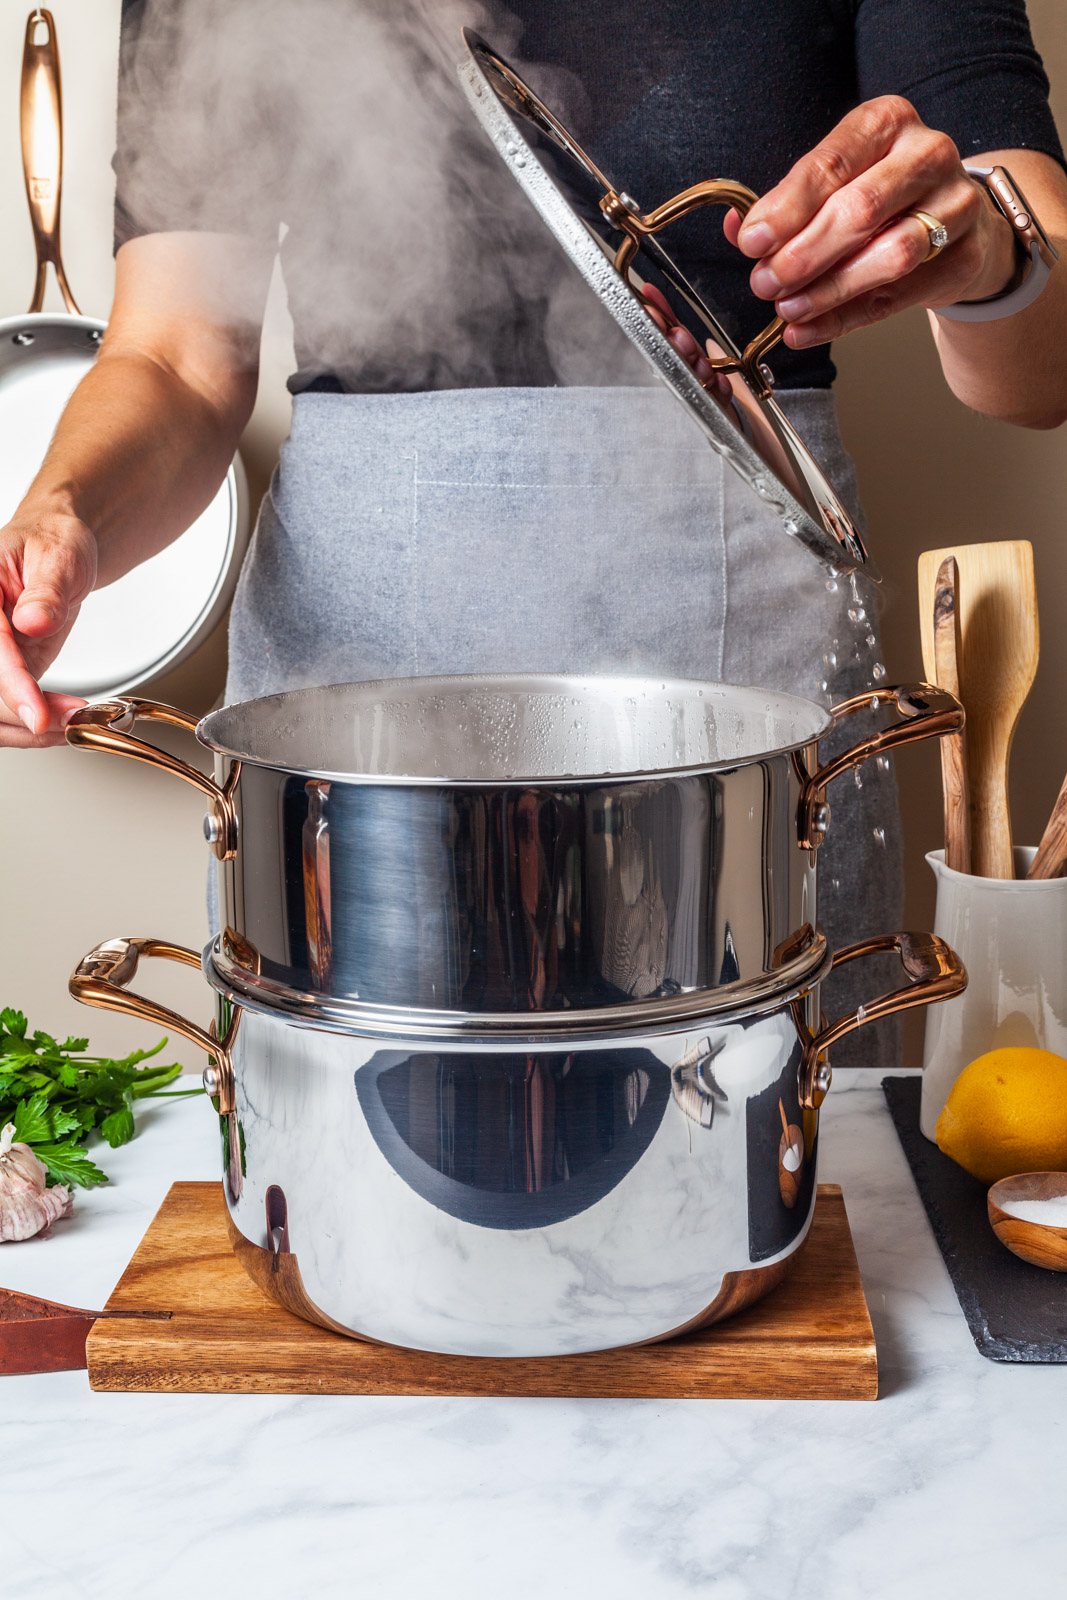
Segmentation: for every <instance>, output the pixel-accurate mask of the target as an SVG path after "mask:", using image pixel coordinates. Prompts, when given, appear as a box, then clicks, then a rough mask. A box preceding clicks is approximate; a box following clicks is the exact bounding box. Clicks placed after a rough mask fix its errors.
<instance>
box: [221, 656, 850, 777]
mask: <svg viewBox="0 0 1067 1600" xmlns="http://www.w3.org/2000/svg"><path fill="white" fill-rule="evenodd" d="M490 685H494V686H496V687H498V688H499V689H500V690H501V691H502V692H504V693H516V692H521V691H523V690H525V691H527V692H529V691H532V690H537V691H540V692H542V693H546V694H572V695H573V694H575V693H578V692H581V691H582V690H584V689H588V687H589V686H590V685H594V686H595V687H596V688H597V689H598V690H599V691H601V692H606V691H611V690H614V691H615V692H616V693H617V694H618V695H619V696H620V697H625V696H626V695H633V694H634V693H647V692H649V691H652V692H654V693H656V694H663V695H669V694H671V693H675V694H680V695H691V694H692V692H693V691H694V690H696V691H698V694H699V695H700V696H703V695H704V694H706V693H708V694H709V699H711V698H715V699H719V700H722V699H725V698H726V696H728V695H745V696H749V695H753V696H761V697H763V699H764V702H765V706H766V710H767V711H768V712H777V713H779V714H780V715H782V716H788V715H790V714H792V715H793V716H800V715H803V716H806V717H808V718H809V719H810V721H811V724H812V726H811V731H810V733H809V734H807V735H806V736H805V737H803V738H797V739H793V740H787V741H786V742H784V743H781V744H777V745H771V746H768V747H767V748H765V749H759V750H753V751H751V752H750V753H749V754H747V755H740V756H737V755H731V756H724V757H722V758H720V759H718V760H715V761H699V762H692V763H688V764H686V765H677V766H652V767H646V768H633V769H629V768H628V769H626V770H619V771H617V772H612V771H608V772H603V771H600V772H582V773H556V774H545V773H541V774H538V775H533V776H526V775H523V774H522V773H515V774H508V775H507V776H504V777H482V778H462V777H453V776H449V775H447V774H445V773H437V772H435V773H419V772H414V773H393V772H381V773H366V772H343V771H337V770H335V769H333V768H329V767H302V766H297V765H295V764H293V763H290V762H286V761H282V760H277V761H275V760H269V759H264V758H263V756H261V755H256V754H255V753H254V752H253V751H251V750H250V749H248V748H246V747H244V745H243V744H242V742H241V741H240V740H226V739H223V738H221V737H219V736H218V733H217V730H218V729H219V727H220V725H222V724H224V722H225V721H233V720H236V719H238V718H239V716H240V714H241V713H242V712H247V711H249V710H251V708H252V707H265V706H271V705H280V704H281V703H282V702H284V703H285V705H286V706H287V707H291V708H292V709H293V711H294V712H298V711H299V708H300V703H301V701H307V700H309V699H310V698H311V697H312V696H316V695H323V694H340V693H341V692H342V691H344V690H346V689H348V690H350V689H359V690H360V691H363V692H367V693H368V695H371V694H373V691H375V690H379V691H381V690H384V689H388V690H391V691H396V690H397V689H398V688H403V689H408V690H409V692H417V693H422V694H426V693H432V692H434V691H435V690H436V691H437V692H441V691H442V690H445V689H447V688H451V687H453V686H465V687H471V688H473V689H477V688H479V687H480V688H488V687H489V686H490ZM416 686H417V688H416ZM709 692H710V693H709ZM833 725H834V718H833V715H832V713H831V712H830V711H829V710H827V708H826V707H825V706H821V705H819V704H818V703H817V702H816V701H814V700H807V699H805V698H804V697H803V696H801V695H794V694H788V693H785V692H784V691H781V690H776V689H760V688H757V687H754V686H752V685H746V684H734V683H716V682H713V681H712V680H710V679H708V680H702V679H699V678H669V677H649V676H647V675H634V676H624V675H622V674H612V673H603V674H602V673H586V674H584V675H579V674H564V673H539V672H517V673H490V672H486V673H442V674H439V675H427V676H425V677H412V678H372V679H367V680H356V681H355V682H349V683H333V684H323V685H319V686H314V687H309V688H303V689H288V690H285V691H283V692H281V693H279V694H272V695H261V696H259V697H257V698H256V699H253V700H241V701H235V702H234V703H233V704H231V705H227V706H220V707H217V708H216V709H215V710H213V711H209V712H208V713H207V715H206V716H204V717H202V718H201V719H200V721H199V722H198V723H197V725H196V737H197V739H198V741H199V742H200V743H201V744H202V745H204V746H205V747H206V748H207V749H209V750H212V751H214V752H215V753H216V754H217V755H219V756H222V757H224V758H228V759H229V760H232V761H239V762H241V763H243V764H247V765H249V766H253V767H265V768H268V769H269V770H271V771H275V772H284V773H290V774H292V775H293V776H294V777H298V778H319V779H323V780H325V781H328V782H331V783H347V784H354V785H362V786H373V787H392V788H427V789H474V790H485V789H514V788H521V789H536V788H549V789H558V788H585V787H587V786H594V785H597V786H603V785H607V784H626V783H634V782H640V781H642V780H646V779H664V778H683V777H695V776H699V775H700V774H702V773H708V772H730V771H735V770H736V769H737V768H739V767H744V766H748V765H749V764H750V763H752V762H756V761H766V760H770V759H773V758H775V757H778V756H788V755H791V754H793V753H794V752H796V751H801V750H807V749H810V748H811V746H812V745H815V744H817V743H818V741H819V740H820V739H822V738H824V737H825V736H826V734H827V733H828V732H829V731H830V729H831V728H832V727H833Z"/></svg>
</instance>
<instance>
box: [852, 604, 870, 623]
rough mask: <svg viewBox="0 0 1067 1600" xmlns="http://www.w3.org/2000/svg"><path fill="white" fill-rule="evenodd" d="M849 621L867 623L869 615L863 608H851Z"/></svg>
mask: <svg viewBox="0 0 1067 1600" xmlns="http://www.w3.org/2000/svg"><path fill="white" fill-rule="evenodd" d="M848 620H849V621H850V622H866V620H867V613H866V611H864V609H863V607H862V606H849V608H848Z"/></svg>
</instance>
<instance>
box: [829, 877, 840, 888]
mask: <svg viewBox="0 0 1067 1600" xmlns="http://www.w3.org/2000/svg"><path fill="white" fill-rule="evenodd" d="M830 887H831V889H840V887H841V879H840V878H831V879H830Z"/></svg>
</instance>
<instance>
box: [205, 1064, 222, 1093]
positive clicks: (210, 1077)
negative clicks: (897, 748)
mask: <svg viewBox="0 0 1067 1600" xmlns="http://www.w3.org/2000/svg"><path fill="white" fill-rule="evenodd" d="M221 1089H222V1074H221V1073H220V1071H219V1069H218V1067H216V1066H215V1064H214V1062H212V1063H211V1064H210V1065H209V1066H206V1067H205V1068H204V1092H205V1093H206V1095H207V1097H208V1099H209V1100H214V1098H215V1096H216V1095H217V1094H219V1093H220V1091H221Z"/></svg>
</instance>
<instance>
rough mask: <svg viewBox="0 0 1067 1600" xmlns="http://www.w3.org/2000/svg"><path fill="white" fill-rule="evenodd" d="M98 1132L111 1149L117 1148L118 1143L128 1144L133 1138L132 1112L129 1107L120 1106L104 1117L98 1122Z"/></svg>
mask: <svg viewBox="0 0 1067 1600" xmlns="http://www.w3.org/2000/svg"><path fill="white" fill-rule="evenodd" d="M100 1133H101V1136H102V1137H103V1138H105V1139H106V1140H107V1142H108V1144H109V1145H110V1146H111V1148H112V1150H117V1149H118V1147H119V1145H120V1144H129V1142H130V1140H131V1139H132V1138H133V1112H132V1111H131V1110H130V1107H129V1106H122V1107H121V1109H120V1110H118V1111H113V1112H112V1113H111V1115H110V1116H109V1117H105V1118H104V1120H103V1122H102V1123H101V1124H100Z"/></svg>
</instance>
